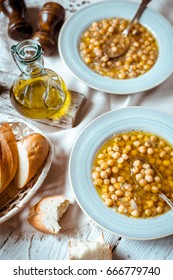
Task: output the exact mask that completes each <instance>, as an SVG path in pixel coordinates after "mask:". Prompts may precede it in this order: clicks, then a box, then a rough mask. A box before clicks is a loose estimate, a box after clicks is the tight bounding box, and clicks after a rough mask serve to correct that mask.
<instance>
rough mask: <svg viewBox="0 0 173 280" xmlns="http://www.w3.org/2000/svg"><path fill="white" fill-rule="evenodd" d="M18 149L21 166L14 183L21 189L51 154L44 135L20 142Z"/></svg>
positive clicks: (28, 137)
mask: <svg viewBox="0 0 173 280" xmlns="http://www.w3.org/2000/svg"><path fill="white" fill-rule="evenodd" d="M17 149H18V156H19V165H18V169H17V172H16V174H15V177H14V180H13V183H14V185H15V186H16V187H17V188H18V189H21V188H23V187H24V186H25V185H26V184H27V183H28V182H29V181H30V180H31V179H32V178H33V177H34V176H35V174H36V173H37V172H38V170H39V169H40V167H41V166H42V165H43V163H44V162H45V160H46V158H47V156H48V152H49V143H48V141H47V139H46V138H45V137H44V136H43V135H42V134H39V133H34V134H30V135H29V136H27V137H24V138H23V139H22V140H21V141H18V142H17Z"/></svg>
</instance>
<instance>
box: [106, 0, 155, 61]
mask: <svg viewBox="0 0 173 280" xmlns="http://www.w3.org/2000/svg"><path fill="white" fill-rule="evenodd" d="M149 2H151V0H142V2H141V4H140V6H139V8H138V10H137V12H136V14H135V16H134V17H133V19H132V20H131V21H130V23H129V25H128V26H127V28H126V29H124V31H123V32H122V33H120V34H116V35H112V36H111V37H110V38H109V39H108V40H107V43H106V46H105V54H106V55H107V56H108V57H109V58H116V57H119V56H121V55H123V54H124V53H125V52H126V51H127V50H128V48H129V45H130V39H129V37H128V35H129V31H130V28H131V26H132V24H133V22H134V21H135V19H137V20H138V19H139V17H140V16H141V14H142V12H143V11H144V9H145V8H146V6H147V4H148V3H149Z"/></svg>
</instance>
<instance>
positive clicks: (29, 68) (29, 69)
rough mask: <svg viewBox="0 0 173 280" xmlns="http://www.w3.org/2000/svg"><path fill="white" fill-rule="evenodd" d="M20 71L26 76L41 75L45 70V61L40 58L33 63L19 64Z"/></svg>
mask: <svg viewBox="0 0 173 280" xmlns="http://www.w3.org/2000/svg"><path fill="white" fill-rule="evenodd" d="M18 66H19V68H20V70H21V71H22V73H23V74H24V75H25V76H32V77H34V76H38V75H40V74H41V73H42V72H43V70H44V61H43V58H42V56H40V57H39V59H37V60H35V61H32V62H27V63H26V62H23V63H22V62H20V64H18Z"/></svg>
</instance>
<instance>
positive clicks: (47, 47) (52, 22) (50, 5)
mask: <svg viewBox="0 0 173 280" xmlns="http://www.w3.org/2000/svg"><path fill="white" fill-rule="evenodd" d="M64 20H65V9H64V8H63V7H62V6H61V5H60V4H58V3H55V2H47V3H46V4H45V5H44V6H43V7H42V9H41V10H40V13H39V16H38V25H39V26H38V30H37V31H36V33H35V34H34V36H33V37H32V39H36V40H38V41H39V43H40V44H41V46H42V49H43V51H44V54H45V55H52V54H53V53H54V52H56V50H57V37H58V32H59V30H60V28H61V26H62V24H63V22H64Z"/></svg>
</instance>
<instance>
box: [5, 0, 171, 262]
mask: <svg viewBox="0 0 173 280" xmlns="http://www.w3.org/2000/svg"><path fill="white" fill-rule="evenodd" d="M25 2H26V4H28V5H31V4H32V2H34V3H35V4H37V3H39V5H40V6H42V5H43V4H44V3H45V2H46V1H36V0H35V1H25ZM55 2H59V3H61V4H62V5H64V6H65V8H66V9H67V12H69V13H70V12H71V13H73V12H75V10H76V9H79V8H80V7H81V6H83V5H88V4H90V3H92V2H95V1H55ZM136 2H139V1H138V0H136ZM156 2H157V3H156ZM151 6H152V7H153V8H156V10H158V11H160V12H162V14H163V15H164V16H166V17H167V18H168V19H169V20H170V21H171V22H173V18H172V14H173V2H172V0H165V1H161V0H154V1H153V2H152V3H151ZM1 20H2V19H1ZM1 23H2V22H1ZM0 66H1V68H2V65H0ZM1 68H0V70H1ZM62 71H63V74H64V73H65V71H68V70H67V69H66V68H65V70H62ZM172 80H173V77H171V78H170V79H169V80H168V82H167V84H166V85H165V84H164V86H163V87H161V88H160V91H159V89H157V91H159V93H158V92H156V91H154V92H153V93H152V92H150V96H151V95H153V100H154V101H152V100H151V98H150V103H149V106H152V105H154V106H156V104H155V100H157V98H162V97H161V90H164V92H167V94H166V98H167V100H168V102H167V103H168V106H167V108H166V109H167V110H168V111H169V112H170V113H173V110H172V105H171V104H170V105H169V100H170V101H171V96H172V91H166V88H167V87H168V88H169V89H170V88H173V87H172V86H171V85H172ZM76 83H77V82H76ZM80 85H81V88H82V87H83V89H84V91H86V93H87V92H88V89H87V88H86V87H85V86H83V85H82V84H80ZM70 86H71V88H72V89H74V90H76V88H75V84H74V83H73V82H70ZM93 93H94V91H93V90H92V92H91V94H92V95H93ZM91 94H88V95H87V98H88V97H91ZM95 94H96V93H95ZM100 96H101V98H103V102H104V98H108V99H109V102H110V104H109V105H106V106H105V108H104V111H108V110H109V109H112V108H114V104H117V102H119V106H121V103H122V102H126V100H123V98H121V97H116V96H113V97H112V96H110V95H104V94H103V95H100ZM105 96H106V97H105ZM108 96H109V97H108ZM91 98H92V97H91ZM126 98H127V97H126ZM146 98H149V94H146V95H145V98H144V94H142V93H141V95H140V97H138V98H137V101H136V102H137V105H142V104H145V103H146V102H147V101H146ZM87 102H88V103H87V104H86V106H85V110H86V112H90V111H88V110H89V109H88V108H89V105H91V104H94V102H93V100H92V101H90V100H89V99H88V101H87ZM152 102H153V103H152ZM160 103H161V104H162V103H163V102H162V100H161V102H160ZM132 105H133V104H132ZM135 105H136V104H135ZM87 106H88V107H87ZM169 106H170V107H169ZM115 107H116V106H115ZM86 112H85V114H84V116H85V117H86V118H87V117H88V116H87V113H86ZM85 117H84V118H83V119H82V122H83V126H84V125H85V124H87V122H89V121H90V119H88V121H87V122H86V118H85ZM59 134H61V132H59ZM62 137H63V136H62ZM64 155H65V153H64ZM56 165H57V166H56ZM56 167H57V168H59V165H58V162H57V163H56V161H55V162H54V165H53V167H52V170H51V172H52V173H51V174H53V171H54V170H56V169H55V168H56ZM66 167H67V166H66V165H65V166H64V167H61V169H62V170H61V172H62V173H63V168H64V169H65V168H66ZM63 174H66V175H67V173H63ZM59 175H61V174H59ZM49 181H51V175H50V176H48V178H47V180H46V182H45V184H44V186H46V184H47V185H48V183H49ZM51 183H52V184H53V183H54V182H52V181H51ZM65 192H66V193H68V190H66V191H65ZM46 194H47V195H49V193H48V191H47V192H46ZM23 221H24V222H23ZM23 223H24V224H23ZM25 223H26V224H25ZM101 233H104V238H105V242H106V243H109V244H110V245H112V250H113V259H116V260H144V259H145V260H172V259H173V236H169V237H165V238H161V239H157V240H148V241H139V240H130V239H126V238H122V237H119V236H116V235H113V234H111V233H109V232H107V231H104V230H103V229H101V228H100V227H99V226H97V225H95V224H94V223H93V222H91V221H89V220H88V221H87V222H85V223H84V225H83V226H81V224H80V226H79V227H77V226H75V227H74V228H71V229H70V230H69V229H68V230H62V231H61V233H60V234H59V235H58V236H50V235H45V234H42V233H40V232H38V231H36V230H34V229H31V227H29V225H27V222H26V213H25V212H23V213H22V214H20V216H18V219H17V220H15V217H14V218H12V219H11V220H9V221H8V223H6V224H4V225H2V226H1V227H0V259H1V260H15V259H24V260H35V259H37V260H63V259H68V249H67V247H68V239H69V238H70V237H75V238H80V239H86V240H91V241H94V240H97V238H98V237H99V236H100V234H101Z"/></svg>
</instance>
